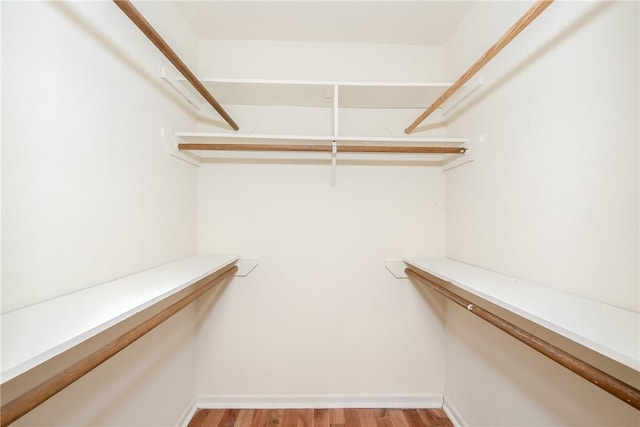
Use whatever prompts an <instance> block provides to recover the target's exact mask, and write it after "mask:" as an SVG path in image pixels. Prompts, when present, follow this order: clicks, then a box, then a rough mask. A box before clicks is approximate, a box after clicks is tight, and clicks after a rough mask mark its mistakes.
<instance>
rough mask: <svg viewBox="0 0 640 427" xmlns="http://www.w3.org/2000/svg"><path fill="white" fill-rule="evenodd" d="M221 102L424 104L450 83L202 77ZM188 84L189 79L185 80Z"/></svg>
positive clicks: (352, 105)
mask: <svg viewBox="0 0 640 427" xmlns="http://www.w3.org/2000/svg"><path fill="white" fill-rule="evenodd" d="M200 80H201V81H202V83H203V84H204V85H205V87H206V88H207V89H208V90H209V91H210V92H211V93H213V94H215V96H216V99H218V100H219V101H220V102H221V103H222V104H229V105H279V106H298V107H332V106H333V97H334V88H335V87H338V92H339V97H338V99H339V103H338V105H339V107H341V108H424V107H425V106H426V105H429V104H430V103H431V102H433V101H435V100H436V99H437V98H438V96H440V94H442V92H444V91H445V90H446V89H447V88H448V87H449V86H450V85H451V84H450V83H443V82H406V83H404V82H340V81H300V80H259V79H255V80H254V79H219V78H202V79H200ZM183 83H184V84H185V85H186V81H183Z"/></svg>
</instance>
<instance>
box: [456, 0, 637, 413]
mask: <svg viewBox="0 0 640 427" xmlns="http://www.w3.org/2000/svg"><path fill="white" fill-rule="evenodd" d="M529 6H530V4H529V3H528V2H522V3H520V2H511V3H502V2H501V3H489V2H480V3H477V4H475V5H474V6H473V7H472V9H471V10H470V12H469V14H468V15H467V16H466V18H465V19H464V20H463V22H461V24H460V25H459V27H458V28H457V30H456V31H455V32H454V33H453V35H452V37H451V38H450V40H449V41H448V44H447V45H446V58H447V67H448V70H447V73H448V74H449V77H450V78H455V77H457V75H459V74H460V73H462V72H463V71H464V70H465V69H466V68H467V67H468V66H469V65H470V64H472V63H473V62H474V61H475V60H476V59H477V58H478V57H479V56H480V55H481V54H482V52H484V50H486V49H487V48H488V47H489V46H490V45H491V44H492V43H493V42H494V41H495V40H497V39H498V38H499V36H500V35H502V33H503V32H504V31H505V30H506V29H507V28H508V27H509V26H511V24H512V23H513V22H515V20H516V19H517V18H518V17H519V16H520V15H521V14H522V13H524V11H525V10H526V9H527V8H528V7H529ZM638 38H639V33H638V3H637V2H599V3H592V2H556V3H554V4H553V5H551V6H550V7H549V8H548V9H547V10H546V11H545V12H544V13H543V14H542V15H541V16H540V17H539V18H538V19H537V20H536V21H535V22H534V23H533V24H531V26H530V27H529V28H527V29H526V30H525V31H524V32H523V33H522V34H520V35H519V36H518V38H516V39H515V40H514V41H513V42H512V43H511V44H510V45H509V46H508V47H507V48H505V50H504V51H503V52H501V53H500V54H499V55H498V56H497V57H496V58H495V59H494V60H493V61H492V62H491V63H490V64H489V65H488V66H487V67H486V68H485V69H484V70H483V71H482V73H483V74H484V75H485V81H486V82H487V84H486V85H485V87H483V89H482V90H481V91H480V93H477V94H474V95H473V97H472V99H471V100H469V101H468V102H467V103H466V104H465V106H464V107H462V108H459V109H458V110H457V111H456V112H455V113H453V114H452V117H450V119H449V120H450V121H449V123H448V131H449V134H450V135H465V136H477V135H481V134H482V135H484V136H485V138H486V142H485V143H484V145H483V146H482V147H480V152H479V154H478V159H477V160H476V161H475V162H473V163H471V164H468V165H465V166H463V167H460V168H457V169H454V170H452V171H450V172H448V173H447V175H446V206H447V214H446V221H447V230H446V239H447V242H446V253H447V256H449V257H451V258H454V259H458V260H461V261H463V262H467V263H470V264H474V265H478V266H480V267H483V268H488V269H490V270H495V271H498V272H501V273H505V274H508V275H512V276H516V277H519V278H523V279H525V280H530V281H534V282H539V283H541V284H544V285H547V286H551V287H554V288H557V289H561V290H564V291H567V292H570V293H574V294H578V295H582V296H585V297H587V298H591V299H594V300H598V301H602V302H605V303H609V304H613V305H616V306H619V307H623V308H626V309H629V310H634V311H638V309H639V308H640V301H639V276H638V244H639V240H638V214H639V212H638V141H639V131H638V116H639V109H638V91H639V85H638V75H639V69H638V59H639V45H638ZM472 317H473V316H469V315H468V313H465V312H464V310H459V309H458V308H455V307H453V306H450V307H448V310H447V337H448V338H447V342H448V344H447V396H448V397H449V398H450V399H451V401H452V403H453V404H454V406H456V407H457V409H458V410H459V411H460V413H461V414H462V416H463V418H464V419H465V421H466V422H467V423H468V424H469V425H638V423H639V422H640V416H639V414H638V412H637V411H635V410H634V409H632V408H631V407H629V406H627V405H624V404H621V403H620V402H618V401H617V399H615V398H613V397H611V396H610V395H608V394H607V393H605V392H602V391H600V390H599V389H597V388H596V387H593V386H591V385H590V384H588V383H586V382H585V381H584V380H582V379H580V378H578V377H576V376H574V375H573V374H571V373H569V372H568V371H566V370H563V369H561V368H559V367H557V366H554V364H553V363H552V362H549V361H547V360H546V359H545V358H544V357H542V356H539V355H537V354H536V353H534V352H533V351H532V350H529V349H527V348H525V347H524V346H522V345H521V344H519V343H516V342H515V341H514V340H512V339H510V338H509V337H504V336H502V335H501V332H499V331H497V330H494V329H491V328H490V327H486V326H484V325H482V324H481V322H480V321H477V320H474V319H472ZM498 349H499V350H498ZM634 379H637V374H636V375H635V377H634Z"/></svg>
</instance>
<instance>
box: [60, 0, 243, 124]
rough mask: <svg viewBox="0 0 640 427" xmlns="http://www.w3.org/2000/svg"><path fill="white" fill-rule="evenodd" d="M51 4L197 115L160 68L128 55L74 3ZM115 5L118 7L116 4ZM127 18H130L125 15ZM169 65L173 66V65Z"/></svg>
mask: <svg viewBox="0 0 640 427" xmlns="http://www.w3.org/2000/svg"><path fill="white" fill-rule="evenodd" d="M51 5H52V6H53V7H55V8H57V9H58V10H59V11H60V12H61V13H62V14H63V15H65V16H66V17H67V18H68V19H69V21H70V22H72V23H73V24H75V25H76V26H77V27H78V28H81V29H82V30H83V31H84V32H85V33H86V34H87V36H89V37H90V38H92V39H93V40H95V41H96V42H98V43H99V44H100V45H102V46H103V47H104V48H105V49H106V50H107V51H109V52H110V53H111V54H113V56H115V57H117V58H118V59H119V60H120V61H122V63H124V64H126V65H127V67H129V69H130V70H131V71H133V72H134V73H135V74H137V75H138V76H139V77H140V78H141V79H143V80H144V81H145V82H147V83H148V84H149V85H151V86H153V87H154V89H155V90H157V91H158V92H160V93H162V94H163V95H165V96H166V97H167V98H169V99H170V100H171V101H172V102H173V103H175V104H176V105H177V106H178V107H179V108H180V109H181V110H182V111H183V112H185V113H187V114H189V115H191V116H194V117H195V116H197V114H196V112H195V111H194V110H193V109H192V108H191V107H189V106H187V104H185V102H184V101H183V99H182V97H181V96H180V95H178V94H177V93H176V92H174V91H173V90H169V88H168V86H167V85H166V84H163V83H162V81H161V79H160V77H159V76H160V70H157V71H158V74H152V73H149V72H148V71H147V70H146V69H145V68H144V67H142V66H141V65H140V63H139V62H138V61H136V60H135V59H134V58H133V57H131V56H130V55H127V54H126V53H125V52H124V51H123V50H122V49H121V48H120V47H119V46H118V45H117V44H116V43H115V42H114V41H113V40H112V39H110V38H109V36H108V35H106V34H104V33H103V32H101V31H99V30H97V29H96V28H95V27H94V26H92V25H91V24H90V23H89V22H87V20H86V19H85V18H84V17H82V16H81V14H80V13H78V11H77V10H75V9H74V7H75V6H74V3H67V2H52V3H51ZM113 7H114V8H116V6H115V5H114V6H113ZM116 9H117V8H116ZM125 19H128V18H126V17H125ZM131 25H132V26H134V24H133V23H131ZM140 37H145V36H144V35H143V34H140ZM151 49H155V47H154V46H153V45H152V44H151V43H150V42H149V50H150V51H151ZM168 66H170V67H173V66H171V65H168ZM172 69H173V68H172ZM218 126H220V127H223V128H228V129H231V128H230V127H229V126H228V125H227V124H226V123H223V122H220V123H218Z"/></svg>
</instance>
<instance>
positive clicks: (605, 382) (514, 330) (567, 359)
mask: <svg viewBox="0 0 640 427" xmlns="http://www.w3.org/2000/svg"><path fill="white" fill-rule="evenodd" d="M405 273H406V274H407V276H408V277H409V278H410V279H413V280H415V281H417V282H419V283H422V284H423V285H426V286H427V287H429V288H431V289H432V290H434V291H436V292H438V293H439V294H441V295H443V296H445V297H446V298H448V299H450V300H451V301H453V302H454V303H456V304H458V305H459V306H461V307H463V308H465V309H467V310H468V311H470V312H471V313H473V314H475V315H476V316H478V317H480V318H481V319H482V320H484V321H486V322H488V323H490V324H491V325H493V326H495V327H497V328H498V329H500V330H502V331H503V332H506V333H507V334H509V335H511V336H512V337H514V338H515V339H517V340H518V341H520V342H522V343H523V344H526V345H527V346H529V347H531V348H532V349H534V350H536V351H538V352H540V353H542V354H544V355H545V356H547V357H548V358H550V359H551V360H553V361H554V362H556V363H559V364H560V365H562V366H564V367H565V368H567V369H569V370H571V371H573V372H574V373H576V374H578V375H580V376H581V377H582V378H584V379H586V380H587V381H589V382H590V383H593V384H595V385H596V386H598V387H600V388H601V389H603V390H604V391H606V392H608V393H610V394H612V395H614V396H615V397H617V398H618V399H620V400H622V401H623V402H625V403H627V404H628V405H631V406H633V407H634V408H636V409H640V390H638V389H636V388H635V387H633V386H631V385H629V384H627V383H625V382H623V381H620V380H619V379H617V378H615V377H613V376H611V375H609V374H607V373H606V372H604V371H601V370H600V369H598V368H596V367H595V366H592V365H590V364H588V363H587V362H584V361H583V360H581V359H579V358H577V357H575V356H573V355H571V354H569V353H567V352H565V351H564V350H561V349H560V348H558V347H556V346H554V345H553V344H550V343H548V342H546V341H544V340H542V339H540V338H538V337H537V336H535V335H533V334H532V333H530V332H527V331H525V330H524V329H521V328H519V327H518V326H516V325H514V324H513V323H510V322H508V321H506V320H504V319H503V318H501V317H499V316H497V315H495V314H493V313H492V312H490V311H487V310H485V309H483V308H482V307H479V306H477V305H475V304H473V303H471V301H469V300H467V299H465V298H463V297H461V296H460V295H458V294H456V293H454V292H452V291H450V290H449V289H447V288H445V287H444V286H442V285H441V284H439V283H438V282H444V283H447V284H449V285H452V286H455V285H453V284H452V283H450V282H446V281H444V280H442V279H439V278H437V277H435V276H432V275H430V274H428V273H425V272H422V271H416V270H413V269H412V268H406V269H405Z"/></svg>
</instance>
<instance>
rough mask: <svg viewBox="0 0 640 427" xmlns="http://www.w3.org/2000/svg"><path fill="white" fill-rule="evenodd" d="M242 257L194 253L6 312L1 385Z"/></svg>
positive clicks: (3, 329)
mask: <svg viewBox="0 0 640 427" xmlns="http://www.w3.org/2000/svg"><path fill="white" fill-rule="evenodd" d="M237 259H238V258H237V257H235V256H231V255H200V256H193V257H189V258H185V259H182V260H179V261H175V262H171V263H168V264H164V265H161V266H159V267H155V268H152V269H150V270H146V271H143V272H141V273H137V274H134V275H131V276H127V277H123V278H121V279H118V280H114V281H112V282H108V283H104V284H101V285H98V286H93V287H91V288H87V289H83V290H81V291H78V292H74V293H71V294H69V295H65V296H62V297H59V298H56V299H53V300H50V301H45V302H42V303H39V304H35V305H31V306H28V307H25V308H22V309H20V310H16V311H12V312H9V313H6V314H3V315H2V317H1V321H2V350H1V351H2V383H5V382H7V381H9V380H11V379H13V378H15V377H17V376H18V375H20V374H22V373H24V372H27V371H28V370H30V369H32V368H34V367H35V366H37V365H39V364H41V363H43V362H45V361H47V360H49V359H51V358H52V357H54V356H57V355H58V354H61V353H62V352H64V351H66V350H68V349H70V348H72V347H74V346H76V345H78V344H80V343H82V342H84V341H86V340H87V339H89V338H91V337H93V336H96V335H97V334H99V333H100V332H103V331H105V330H107V329H108V328H110V327H112V326H114V325H116V324H118V323H119V322H122V321H123V320H125V319H127V318H129V317H131V316H132V315H134V314H136V313H139V312H141V311H142V310H144V309H146V308H149V307H151V306H152V305H154V304H156V303H158V302H160V301H162V300H164V299H166V298H168V297H170V296H172V295H175V294H176V293H178V292H179V291H181V290H183V289H185V288H187V287H188V286H190V285H192V284H193V283H195V282H197V281H198V280H200V279H202V278H204V277H206V276H208V275H211V274H213V273H215V272H217V271H220V270H222V269H223V268H225V267H227V266H229V265H230V264H233V263H234V262H236V260H237ZM44 325H46V327H43V326H44Z"/></svg>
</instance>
